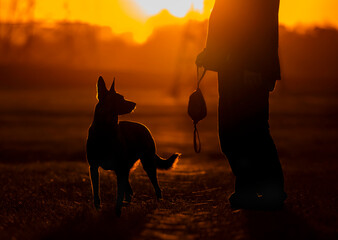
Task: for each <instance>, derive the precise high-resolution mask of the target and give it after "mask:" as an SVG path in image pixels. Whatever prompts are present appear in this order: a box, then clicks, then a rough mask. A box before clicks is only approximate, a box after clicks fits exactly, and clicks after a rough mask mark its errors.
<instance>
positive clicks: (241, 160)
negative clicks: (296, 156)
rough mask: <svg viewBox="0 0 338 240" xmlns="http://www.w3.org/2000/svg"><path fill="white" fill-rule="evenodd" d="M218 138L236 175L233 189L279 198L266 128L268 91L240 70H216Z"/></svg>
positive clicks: (277, 169)
mask: <svg viewBox="0 0 338 240" xmlns="http://www.w3.org/2000/svg"><path fill="white" fill-rule="evenodd" d="M218 84H219V116H218V118H219V139H220V144H221V148H222V152H223V153H224V154H225V155H226V157H227V159H228V161H229V163H230V166H231V169H232V172H233V173H234V175H235V177H236V183H235V192H236V193H239V194H240V193H243V194H262V195H263V196H276V197H279V196H280V195H281V194H284V178H283V172H282V168H281V165H280V162H279V158H278V153H277V150H276V146H275V144H274V142H273V140H272V137H271V135H270V130H269V123H268V120H269V91H268V89H267V87H265V86H264V85H263V84H258V85H257V84H256V85H252V84H250V83H247V82H245V80H244V78H243V73H242V72H241V71H233V72H231V71H226V72H219V74H218Z"/></svg>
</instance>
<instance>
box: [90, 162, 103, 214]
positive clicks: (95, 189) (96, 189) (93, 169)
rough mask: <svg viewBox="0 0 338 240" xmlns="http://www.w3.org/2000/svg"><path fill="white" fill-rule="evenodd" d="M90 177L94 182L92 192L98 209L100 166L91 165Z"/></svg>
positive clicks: (99, 202)
mask: <svg viewBox="0 0 338 240" xmlns="http://www.w3.org/2000/svg"><path fill="white" fill-rule="evenodd" d="M89 172H90V179H91V182H92V192H93V197H94V206H95V208H96V209H99V208H100V204H101V201H100V175H99V169H98V167H92V166H91V167H90V168H89Z"/></svg>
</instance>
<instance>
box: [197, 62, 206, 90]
mask: <svg viewBox="0 0 338 240" xmlns="http://www.w3.org/2000/svg"><path fill="white" fill-rule="evenodd" d="M196 70H197V74H196V76H197V89H199V88H200V83H201V82H202V80H203V78H204V75H205V73H206V72H207V69H206V68H203V73H202V75H201V77H198V75H199V72H198V66H196Z"/></svg>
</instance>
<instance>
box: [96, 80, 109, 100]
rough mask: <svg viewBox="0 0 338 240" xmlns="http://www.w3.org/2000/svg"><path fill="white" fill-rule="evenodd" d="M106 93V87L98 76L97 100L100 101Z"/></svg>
mask: <svg viewBox="0 0 338 240" xmlns="http://www.w3.org/2000/svg"><path fill="white" fill-rule="evenodd" d="M107 93H108V89H107V87H106V83H105V82H104V80H103V78H102V77H101V76H100V77H99V80H98V81H97V95H96V98H97V100H99V101H100V100H102V99H103V98H104V97H105V96H106V95H107Z"/></svg>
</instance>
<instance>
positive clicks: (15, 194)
mask: <svg viewBox="0 0 338 240" xmlns="http://www.w3.org/2000/svg"><path fill="white" fill-rule="evenodd" d="M94 90H95V89H94ZM37 93H38V94H37ZM121 93H122V94H123V93H124V92H123V91H121ZM56 96H57V97H56ZM88 96H92V97H91V98H90V97H88ZM94 97H95V92H93V91H92V90H83V89H78V90H67V91H65V90H55V91H50V90H48V91H43V90H36V91H32V90H29V91H28V90H20V91H14V90H12V91H3V92H1V96H0V100H1V101H0V102H1V108H0V111H1V115H0V116H1V117H0V123H1V125H0V136H1V138H0V157H1V162H0V182H1V183H2V184H1V185H0V188H1V192H0V199H1V200H0V239H74V238H76V239H81V238H82V239H92V238H94V237H100V238H112V239H168V240H169V239H337V237H338V232H337V228H336V224H337V166H338V164H337V163H336V160H337V157H338V151H337V143H338V140H337V136H338V134H337V133H338V112H337V109H338V108H337V105H338V99H337V97H335V96H293V95H278V94H275V95H273V96H272V97H271V118H270V125H271V132H272V135H273V137H274V139H275V141H276V145H277V148H278V150H279V154H280V159H281V163H282V166H283V169H284V174H285V185H286V192H287V194H288V199H287V201H286V203H285V207H284V209H283V210H280V211H273V212H268V211H249V210H238V211H234V210H232V209H231V208H230V205H229V202H228V200H227V199H228V197H229V196H230V194H231V193H232V191H233V184H234V177H233V175H232V173H231V170H230V168H229V165H228V163H227V161H226V159H225V157H224V156H222V154H221V153H220V150H219V146H218V139H217V124H216V123H217V114H216V101H214V100H210V101H209V102H208V100H209V99H208V98H207V102H208V110H209V112H208V117H207V118H206V119H205V120H203V121H202V122H201V123H200V124H199V129H200V135H201V141H202V153H201V154H195V153H194V152H193V145H192V136H193V135H192V131H193V128H192V123H191V120H190V119H189V117H188V116H187V114H186V101H187V99H186V98H184V99H182V101H174V100H172V99H170V98H168V99H165V100H164V101H162V102H160V103H152V102H151V101H149V100H142V96H140V95H139V96H136V97H135V98H136V99H135V98H133V93H132V92H130V93H128V96H127V98H129V99H131V100H135V101H136V102H137V103H138V108H137V109H136V111H135V113H133V114H130V115H126V116H124V117H123V119H130V120H133V121H139V122H142V123H144V124H146V125H147V126H148V127H149V129H150V130H151V131H152V133H153V136H154V138H155V141H156V143H157V149H158V153H159V155H161V156H163V157H169V156H170V155H171V154H172V153H174V152H181V153H182V157H181V159H180V161H179V162H178V164H177V166H176V167H175V168H174V169H172V170H169V171H159V172H158V178H159V183H160V186H161V188H162V190H163V196H164V198H163V200H161V201H158V200H156V198H155V193H154V190H153V188H152V186H151V184H150V181H149V179H148V178H147V176H146V174H145V173H144V171H143V169H142V166H141V165H139V166H137V167H136V169H135V170H134V171H133V173H132V174H131V177H130V181H131V185H132V188H133V190H134V197H133V199H132V202H131V203H130V204H125V206H124V207H123V208H122V216H121V218H118V217H116V216H115V214H114V207H115V196H116V178H115V175H114V173H112V172H108V171H103V170H101V171H100V174H101V202H102V208H101V210H99V211H97V210H95V209H94V207H93V202H92V197H91V188H90V181H89V176H88V165H87V163H86V159H85V152H84V149H85V147H84V146H85V138H86V134H87V130H88V126H89V124H90V122H91V119H92V113H93V107H94V104H95V98H94ZM163 105H164V106H163Z"/></svg>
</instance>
